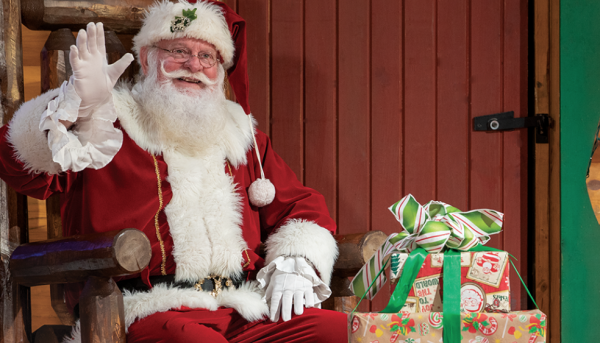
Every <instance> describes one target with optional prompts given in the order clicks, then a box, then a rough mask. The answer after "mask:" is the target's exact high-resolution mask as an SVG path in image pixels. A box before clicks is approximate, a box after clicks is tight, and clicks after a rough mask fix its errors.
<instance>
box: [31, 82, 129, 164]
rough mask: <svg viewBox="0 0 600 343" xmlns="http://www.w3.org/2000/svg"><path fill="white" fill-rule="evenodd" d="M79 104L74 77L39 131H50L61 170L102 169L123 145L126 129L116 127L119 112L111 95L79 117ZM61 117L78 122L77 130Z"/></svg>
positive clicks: (64, 86)
mask: <svg viewBox="0 0 600 343" xmlns="http://www.w3.org/2000/svg"><path fill="white" fill-rule="evenodd" d="M80 103H81V98H79V96H78V95H77V93H76V92H75V87H73V83H72V79H71V81H69V82H68V83H67V82H66V81H65V82H64V83H63V84H62V86H61V87H60V91H59V93H58V97H56V98H55V99H53V100H52V101H50V102H49V103H48V108H47V110H46V111H45V112H44V113H43V114H42V118H41V120H40V123H39V129H40V131H42V132H45V131H48V143H47V144H48V146H49V147H50V149H51V150H52V159H53V161H54V162H56V163H58V164H59V165H60V166H61V171H67V170H72V171H75V172H78V171H81V170H83V169H85V168H88V167H89V168H94V169H100V168H102V167H104V166H106V165H107V164H108V163H109V162H110V161H112V159H113V157H114V156H115V155H116V154H117V152H118V151H119V149H121V145H122V144H123V132H121V130H119V129H116V128H114V126H113V123H114V122H115V121H116V119H117V113H116V110H115V106H114V104H113V101H112V96H111V97H110V98H109V101H107V102H106V103H105V104H103V105H102V106H100V107H99V108H96V109H95V110H94V111H93V112H92V114H91V115H87V116H80V113H79V105H80ZM61 120H65V121H70V122H75V121H77V123H76V126H75V128H74V130H72V131H67V128H66V127H65V126H64V125H63V124H62V123H61V122H60V121H61Z"/></svg>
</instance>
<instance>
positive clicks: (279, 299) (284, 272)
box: [257, 256, 331, 322]
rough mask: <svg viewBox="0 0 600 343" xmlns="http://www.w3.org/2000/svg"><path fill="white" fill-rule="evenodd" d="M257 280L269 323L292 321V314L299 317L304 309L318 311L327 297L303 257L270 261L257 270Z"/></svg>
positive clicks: (328, 294)
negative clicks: (262, 289) (268, 313)
mask: <svg viewBox="0 0 600 343" xmlns="http://www.w3.org/2000/svg"><path fill="white" fill-rule="evenodd" d="M257 280H258V282H259V283H260V284H261V286H262V287H263V288H264V287H265V286H266V287H267V291H266V293H265V297H264V299H265V300H267V303H268V304H269V308H270V319H271V321H273V322H276V321H278V320H279V316H280V314H281V317H282V318H283V320H284V321H288V320H290V319H291V318H292V305H293V307H294V313H295V314H296V315H301V314H302V313H304V307H306V308H310V307H319V305H320V303H321V302H323V301H324V300H326V299H327V298H328V297H329V296H330V295H331V290H330V289H329V287H328V286H327V285H326V284H325V283H323V281H321V279H319V277H318V276H317V274H316V273H315V271H314V270H313V269H312V268H311V267H310V266H309V265H308V263H307V262H306V260H305V259H304V258H303V257H283V256H280V257H278V258H276V259H275V260H273V262H271V263H270V264H269V265H268V266H266V267H265V268H263V269H261V270H260V271H259V273H258V275H257Z"/></svg>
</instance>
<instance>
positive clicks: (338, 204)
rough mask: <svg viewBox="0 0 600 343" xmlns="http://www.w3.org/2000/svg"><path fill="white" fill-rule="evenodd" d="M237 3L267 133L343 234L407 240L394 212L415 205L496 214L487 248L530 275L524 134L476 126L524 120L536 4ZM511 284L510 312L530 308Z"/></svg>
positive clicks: (253, 97)
mask: <svg viewBox="0 0 600 343" xmlns="http://www.w3.org/2000/svg"><path fill="white" fill-rule="evenodd" d="M227 2H228V3H229V4H230V5H232V6H234V7H235V8H236V10H237V11H238V12H239V13H240V14H241V15H242V16H244V17H245V18H246V20H247V22H248V24H247V25H248V49H249V50H248V56H249V64H250V65H249V73H250V104H251V107H252V109H253V114H254V116H255V117H256V118H257V119H258V121H259V127H260V129H261V130H263V131H265V132H266V133H267V134H269V135H270V137H271V139H272V140H273V146H274V147H275V149H276V151H278V153H279V154H280V155H281V156H282V157H283V158H284V159H285V160H286V161H287V162H288V164H289V165H290V166H291V167H292V169H293V170H294V171H295V172H296V174H297V176H298V178H299V179H300V180H302V181H303V182H304V183H305V184H306V185H308V186H310V187H313V188H315V189H317V190H319V191H320V192H322V193H323V194H324V195H325V197H326V199H327V205H328V206H329V210H330V212H331V215H332V216H333V217H334V218H335V219H336V220H337V223H338V226H339V229H338V230H339V233H356V232H364V231H369V230H382V231H385V232H386V233H392V232H398V231H399V230H400V229H401V228H400V226H399V224H398V223H397V222H396V221H395V219H394V218H393V216H392V215H391V214H390V212H389V211H388V210H387V208H388V207H389V206H390V205H391V204H393V203H394V202H396V201H397V200H399V199H400V198H401V197H403V196H404V195H406V194H408V193H411V194H413V195H414V196H415V197H416V199H417V200H418V201H420V202H421V203H426V202H427V201H429V200H440V201H444V202H447V203H449V204H452V205H454V206H456V207H458V208H460V209H463V210H469V209H477V208H490V209H495V210H498V211H501V212H504V214H505V222H504V231H503V233H501V234H499V235H496V236H494V237H493V238H492V240H491V241H490V243H489V245H490V246H492V247H495V248H500V249H504V250H507V251H509V252H510V253H511V254H513V255H514V256H515V257H517V259H518V262H516V265H517V267H518V268H519V269H520V271H521V275H523V276H526V275H527V270H526V269H527V241H526V238H527V232H526V230H527V228H526V222H527V212H526V206H527V205H526V199H527V193H526V192H527V184H526V183H527V178H526V175H527V156H526V153H527V152H526V148H527V133H526V132H525V131H514V132H508V133H482V132H473V131H472V118H473V117H475V116H480V115H486V114H492V113H498V112H503V111H514V112H515V116H517V117H521V116H525V115H526V109H527V69H526V68H527V60H526V58H527V4H526V2H523V1H519V0H490V1H474V0H455V1H439V0H403V1H386V0H343V1H339V0H227ZM511 278H512V279H511V290H512V306H513V308H515V309H518V308H521V307H525V304H526V298H525V292H524V291H522V288H521V285H520V282H519V279H518V277H517V276H516V274H515V273H514V272H512V273H511ZM382 293H387V292H382ZM388 297H389V295H387V296H386V294H382V295H380V296H378V298H377V299H375V300H374V301H373V302H372V303H365V304H364V305H362V310H373V311H375V310H380V309H382V308H383V306H384V304H385V303H386V301H387V298H388Z"/></svg>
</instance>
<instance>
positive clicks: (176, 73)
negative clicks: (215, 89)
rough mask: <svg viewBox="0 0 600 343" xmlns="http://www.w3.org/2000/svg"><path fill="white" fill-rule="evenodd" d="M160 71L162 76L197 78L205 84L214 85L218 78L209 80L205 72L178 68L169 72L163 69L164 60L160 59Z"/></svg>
mask: <svg viewBox="0 0 600 343" xmlns="http://www.w3.org/2000/svg"><path fill="white" fill-rule="evenodd" d="M160 71H161V72H162V73H163V75H164V76H166V77H167V78H169V79H179V78H182V77H187V78H191V79H195V80H199V81H200V82H202V83H203V84H205V85H207V86H214V85H216V84H217V83H218V82H219V81H218V78H216V79H215V80H211V79H209V78H208V76H206V74H204V73H202V72H197V73H190V72H189V71H186V70H183V69H179V70H175V71H172V72H170V73H169V72H167V71H166V70H165V64H164V61H162V62H161V64H160Z"/></svg>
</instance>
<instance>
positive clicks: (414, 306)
mask: <svg viewBox="0 0 600 343" xmlns="http://www.w3.org/2000/svg"><path fill="white" fill-rule="evenodd" d="M407 257H408V254H405V253H394V254H392V256H391V270H390V279H391V282H390V285H393V284H395V283H396V282H397V281H398V278H399V277H400V275H401V273H402V267H403V266H404V262H405V261H406V258H407ZM508 258H509V255H508V253H506V252H504V251H498V252H494V251H485V252H463V253H461V289H460V293H461V303H460V307H461V311H463V312H468V313H477V312H510V280H509V267H508ZM443 263H444V254H429V255H427V257H426V258H425V262H424V263H423V266H422V267H421V270H420V271H419V274H418V275H417V278H416V280H415V282H414V284H413V286H412V289H411V290H410V292H409V294H408V298H407V300H406V304H405V305H404V307H403V308H402V312H406V313H426V312H442V300H443V294H444V289H443V287H444V280H443V277H442V266H443Z"/></svg>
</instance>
